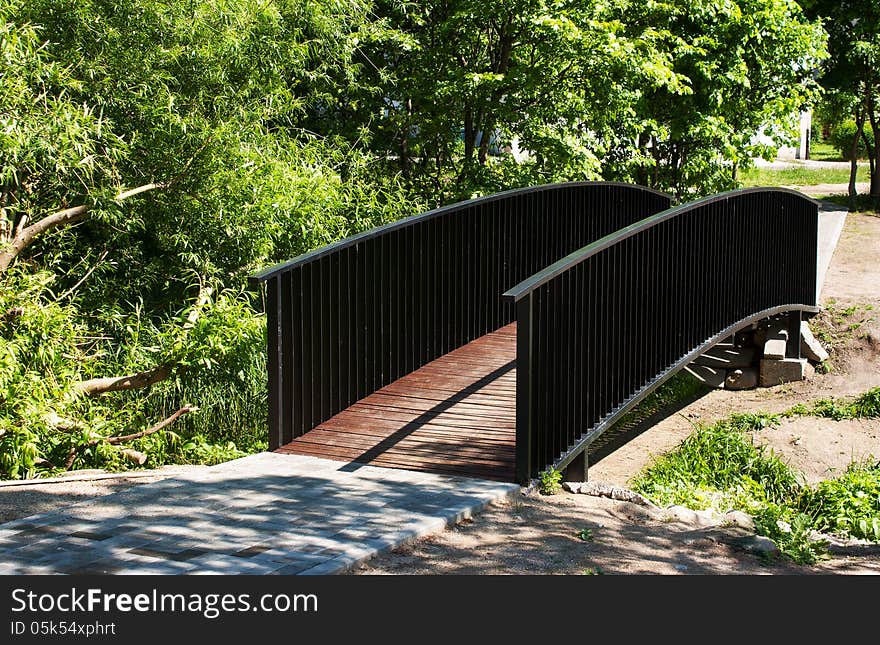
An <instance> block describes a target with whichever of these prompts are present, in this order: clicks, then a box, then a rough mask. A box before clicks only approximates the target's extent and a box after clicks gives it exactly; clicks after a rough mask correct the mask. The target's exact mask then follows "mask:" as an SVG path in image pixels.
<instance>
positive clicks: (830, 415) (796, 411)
mask: <svg viewBox="0 0 880 645" xmlns="http://www.w3.org/2000/svg"><path fill="white" fill-rule="evenodd" d="M785 414H786V416H814V417H824V418H826V419H834V420H835V421H841V420H843V419H877V418H880V387H875V388H872V389H870V390H868V391H867V392H863V393H862V394H859V395H858V396H856V397H854V398H831V399H819V400H817V401H814V402H813V403H812V404H810V405H806V404H804V403H798V404H797V405H794V406H792V407H791V408H789V409H788V410H787V411H786V412H785Z"/></svg>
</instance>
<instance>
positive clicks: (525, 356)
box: [516, 294, 533, 486]
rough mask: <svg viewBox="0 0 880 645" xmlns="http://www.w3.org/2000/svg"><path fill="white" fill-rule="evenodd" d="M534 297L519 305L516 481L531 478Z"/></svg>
mask: <svg viewBox="0 0 880 645" xmlns="http://www.w3.org/2000/svg"><path fill="white" fill-rule="evenodd" d="M532 349H533V348H532V295H531V294H529V295H528V296H526V297H525V298H523V299H522V300H520V301H518V302H517V303H516V481H517V482H519V483H520V484H522V485H524V486H525V485H527V484H528V483H529V480H530V479H531V477H532V367H533V365H532Z"/></svg>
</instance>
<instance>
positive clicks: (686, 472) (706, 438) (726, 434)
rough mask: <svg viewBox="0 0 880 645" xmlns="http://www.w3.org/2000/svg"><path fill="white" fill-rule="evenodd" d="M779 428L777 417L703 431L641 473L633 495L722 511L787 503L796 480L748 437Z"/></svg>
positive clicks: (753, 417) (746, 418) (749, 417)
mask: <svg viewBox="0 0 880 645" xmlns="http://www.w3.org/2000/svg"><path fill="white" fill-rule="evenodd" d="M774 423H776V417H775V416H774V415H767V414H740V415H733V416H731V417H729V418H728V419H725V420H723V421H719V422H718V423H715V424H713V425H711V426H698V427H697V428H696V431H695V432H694V433H693V434H692V435H690V436H689V437H688V438H687V439H685V440H684V441H683V442H682V443H681V445H679V447H678V448H677V449H676V450H675V451H673V452H671V453H668V454H666V455H664V456H663V457H661V458H659V459H657V460H656V461H655V462H654V463H653V464H651V465H650V466H649V467H648V468H646V469H645V470H644V471H643V472H642V473H640V474H639V475H638V476H637V477H636V478H635V479H634V480H633V490H635V491H637V492H639V493H641V494H643V495H645V496H646V497H648V498H649V499H651V500H652V501H653V502H655V503H656V504H660V505H668V504H683V505H686V506H689V507H691V508H698V509H705V508H714V509H716V510H719V511H728V510H732V509H740V510H749V509H751V508H753V507H755V506H756V505H759V504H763V503H766V502H768V501H769V502H781V501H783V500H785V499H788V498H789V497H790V496H791V495H792V494H793V493H794V492H795V491H797V490H798V488H799V482H798V478H797V475H796V474H795V473H794V472H793V471H792V470H791V469H790V468H789V467H788V466H787V465H786V464H785V463H783V462H782V461H781V460H780V459H779V458H778V457H777V456H776V455H775V454H773V452H772V450H768V449H766V448H765V447H763V446H759V445H756V444H755V443H754V442H753V441H751V440H749V439H748V438H747V437H746V436H745V434H744V433H745V432H746V431H755V430H760V429H762V428H765V427H767V426H769V425H771V424H774Z"/></svg>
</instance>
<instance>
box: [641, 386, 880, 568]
mask: <svg viewBox="0 0 880 645" xmlns="http://www.w3.org/2000/svg"><path fill="white" fill-rule="evenodd" d="M878 401H880V388H875V389H873V390H869V391H868V392H865V393H864V394H862V395H860V396H858V397H855V398H854V399H851V400H847V401H846V402H844V403H841V402H838V401H834V400H825V401H819V402H816V403H815V404H813V405H810V406H808V405H804V404H801V405H798V406H795V407H793V408H791V409H790V410H788V411H787V412H786V413H785V416H792V415H796V414H817V415H821V416H828V417H829V418H835V419H842V418H855V415H863V416H874V417H876V416H877V415H878V410H880V406H878ZM778 419H779V415H768V414H764V413H758V414H735V415H731V416H730V417H728V418H726V419H724V420H722V421H719V422H717V423H715V424H714V425H712V426H708V427H706V426H700V427H698V428H697V429H696V431H695V432H694V433H693V434H692V435H691V436H690V437H688V438H687V439H685V441H683V442H682V443H681V445H679V446H678V448H676V449H675V450H674V451H671V452H670V453H668V454H666V455H663V456H662V457H660V458H658V459H657V460H656V461H655V462H654V463H653V464H651V465H650V466H649V467H648V468H646V469H645V470H644V471H643V472H642V473H640V474H639V475H638V476H637V477H636V478H635V479H634V480H633V482H632V487H633V490H635V491H637V492H640V493H642V494H643V495H646V496H647V497H649V498H650V499H651V500H652V501H654V502H655V503H657V504H661V505H669V504H683V505H685V506H688V507H689V508H693V509H698V510H699V509H705V508H712V509H715V510H717V511H722V512H723V511H727V510H731V509H737V510H743V511H746V512H748V513H751V514H752V515H753V516H754V520H755V529H756V531H757V532H758V533H759V534H760V535H765V536H767V537H769V538H770V539H772V540H773V541H774V542H776V544H777V545H778V547H779V549H780V551H781V552H782V553H783V554H784V555H785V556H787V557H789V558H791V559H793V560H794V561H795V562H799V563H802V564H812V563H815V562H816V561H817V560H819V559H821V558H824V557H827V543H826V542H825V541H824V540H821V539H816V538H815V536H814V532H816V531H819V532H821V533H834V534H836V535H840V536H842V537H854V538H862V539H867V540H872V541H875V542H880V462H871V461H867V462H863V463H853V464H850V466H849V467H848V469H847V471H846V472H845V473H844V474H843V475H841V476H840V477H837V478H835V479H832V480H827V481H823V482H820V483H819V484H817V485H815V486H803V485H802V484H800V480H801V476H800V475H799V474H798V473H796V472H794V471H793V470H791V468H789V467H788V466H787V465H786V464H784V463H783V462H782V461H780V460H779V458H778V457H776V456H775V455H774V454H773V453H772V451H767V450H766V449H765V448H764V447H762V446H756V445H755V444H754V443H753V442H752V441H749V440H748V439H747V438H746V436H745V433H746V432H756V431H760V430H761V429H763V428H766V427H769V426H770V425H773V424H775V423H776V422H777V421H778Z"/></svg>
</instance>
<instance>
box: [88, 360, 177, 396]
mask: <svg viewBox="0 0 880 645" xmlns="http://www.w3.org/2000/svg"><path fill="white" fill-rule="evenodd" d="M171 367H172V365H170V364H165V365H160V366H159V367H154V368H153V369H150V370H146V371H144V372H138V373H136V374H127V375H125V376H105V377H102V378H92V379H89V380H87V381H80V382H79V383H77V384H76V385H74V386H73V387H74V389H75V390H77V391H79V392H82V393H83V394H85V395H87V396H95V395H97V394H103V393H105V392H121V391H123V390H140V389H143V388H145V387H149V386H150V385H153V384H155V383H158V382H159V381H164V380H165V379H166V378H168V377H169V376H171Z"/></svg>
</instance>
